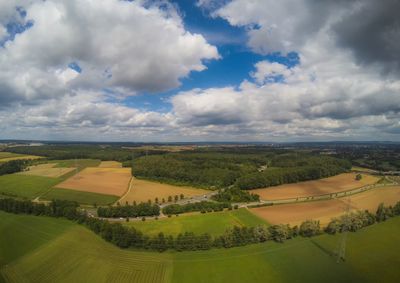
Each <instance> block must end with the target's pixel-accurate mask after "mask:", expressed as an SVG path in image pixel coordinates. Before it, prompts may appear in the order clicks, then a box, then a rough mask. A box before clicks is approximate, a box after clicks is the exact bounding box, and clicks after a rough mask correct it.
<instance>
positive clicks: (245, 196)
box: [211, 187, 260, 202]
mask: <svg viewBox="0 0 400 283" xmlns="http://www.w3.org/2000/svg"><path fill="white" fill-rule="evenodd" d="M211 199H213V200H215V201H219V202H253V201H259V200H260V196H259V195H257V194H252V193H249V192H247V191H242V190H240V189H239V188H235V187H231V188H227V189H220V190H219V191H218V193H217V194H215V195H213V196H211Z"/></svg>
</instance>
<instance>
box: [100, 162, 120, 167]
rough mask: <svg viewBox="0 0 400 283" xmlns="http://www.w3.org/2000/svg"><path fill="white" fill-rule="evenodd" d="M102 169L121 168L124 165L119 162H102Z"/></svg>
mask: <svg viewBox="0 0 400 283" xmlns="http://www.w3.org/2000/svg"><path fill="white" fill-rule="evenodd" d="M99 167H100V168H121V167H122V163H121V162H117V161H102V162H101V163H100V165H99Z"/></svg>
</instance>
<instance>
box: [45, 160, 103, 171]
mask: <svg viewBox="0 0 400 283" xmlns="http://www.w3.org/2000/svg"><path fill="white" fill-rule="evenodd" d="M48 162H49V163H57V164H56V166H54V167H55V168H60V167H74V168H78V171H81V170H83V169H85V168H87V167H97V166H99V164H100V162H101V161H100V160H98V159H76V160H75V159H66V160H50V161H48Z"/></svg>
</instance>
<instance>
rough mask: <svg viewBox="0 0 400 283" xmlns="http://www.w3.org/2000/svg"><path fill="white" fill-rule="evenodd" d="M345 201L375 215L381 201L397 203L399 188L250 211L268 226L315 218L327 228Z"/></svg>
mask: <svg viewBox="0 0 400 283" xmlns="http://www.w3.org/2000/svg"><path fill="white" fill-rule="evenodd" d="M348 199H350V204H351V208H352V209H353V210H365V209H368V210H369V211H371V212H375V210H376V209H377V207H378V205H379V204H380V203H382V202H383V203H384V204H385V205H393V204H395V203H397V202H398V201H400V186H392V187H383V188H377V189H373V190H370V191H366V192H363V193H360V194H356V195H353V196H350V197H349V198H340V199H334V200H324V201H314V202H305V203H294V204H282V205H275V206H264V207H258V208H252V209H251V211H252V212H253V213H255V214H256V215H258V216H260V217H262V218H263V219H265V220H266V221H268V222H269V223H271V224H282V223H288V224H292V225H298V224H300V223H301V222H303V221H305V220H307V219H315V220H320V222H321V224H322V225H326V224H327V223H329V221H330V220H331V219H332V218H333V217H337V216H339V215H341V214H343V212H344V209H345V207H346V204H345V203H346V202H347V201H348Z"/></svg>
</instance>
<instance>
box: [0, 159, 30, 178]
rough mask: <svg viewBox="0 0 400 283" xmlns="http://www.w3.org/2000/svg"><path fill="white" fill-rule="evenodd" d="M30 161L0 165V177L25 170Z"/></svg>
mask: <svg viewBox="0 0 400 283" xmlns="http://www.w3.org/2000/svg"><path fill="white" fill-rule="evenodd" d="M31 163H32V161H31V160H24V159H19V160H10V161H7V162H3V163H0V176H1V175H5V174H12V173H17V172H21V171H23V170H25V169H26V168H27V167H28V166H29V165H30V164H31Z"/></svg>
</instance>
